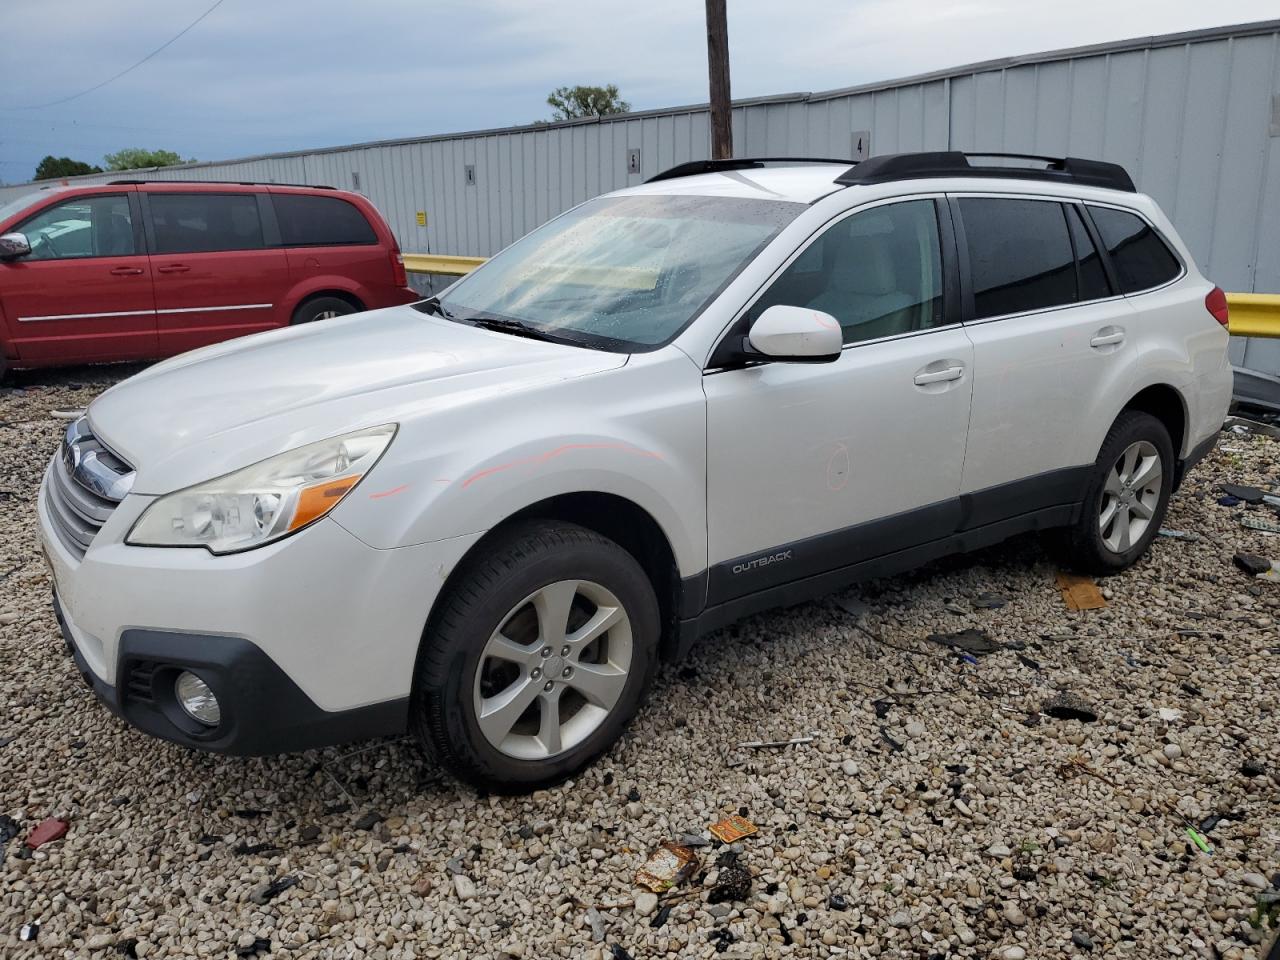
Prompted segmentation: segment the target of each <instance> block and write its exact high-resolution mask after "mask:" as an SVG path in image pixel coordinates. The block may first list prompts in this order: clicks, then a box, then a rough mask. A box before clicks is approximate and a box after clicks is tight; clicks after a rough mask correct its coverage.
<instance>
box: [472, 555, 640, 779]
mask: <svg viewBox="0 0 1280 960" xmlns="http://www.w3.org/2000/svg"><path fill="white" fill-rule="evenodd" d="M631 652H632V640H631V621H630V619H629V618H628V616H627V612H626V609H625V608H624V607H623V606H622V603H621V602H620V601H619V600H618V598H617V597H615V596H614V595H613V593H611V592H610V591H609V590H607V589H606V588H605V587H603V586H601V585H600V584H598V583H593V582H592V581H589V580H560V581H557V582H555V583H551V584H548V585H547V586H545V587H542V588H540V589H539V590H536V591H534V592H533V593H532V594H530V595H529V596H527V597H525V599H524V600H522V601H520V603H518V604H516V606H515V607H513V608H512V609H511V610H510V611H508V612H507V614H506V616H504V617H503V618H502V622H501V623H500V625H499V626H498V629H496V630H495V631H494V632H493V633H492V634H491V635H490V637H489V639H488V641H487V642H486V643H485V646H484V650H483V651H482V652H481V654H480V661H479V663H478V664H477V667H476V675H475V689H474V694H473V697H474V701H473V702H474V706H475V717H476V721H477V723H478V724H479V727H480V731H481V733H482V734H483V735H484V737H485V739H486V740H487V741H488V742H489V743H490V744H491V745H492V746H493V747H495V748H496V749H497V750H499V751H500V752H502V753H504V754H506V755H507V756H509V757H515V758H517V759H520V760H545V759H548V758H550V757H554V756H556V755H557V754H560V753H563V752H565V751H566V750H570V749H572V748H573V747H575V746H577V745H578V744H579V743H581V742H582V741H583V740H585V739H586V738H587V737H589V736H590V735H591V734H592V733H593V732H594V731H595V730H596V729H597V728H598V727H599V726H600V724H602V723H603V722H604V721H605V718H606V717H608V716H609V713H610V712H611V711H612V710H613V708H614V707H615V706H616V705H617V703H618V701H619V700H620V699H621V697H622V692H623V690H624V689H625V687H626V685H627V677H628V672H629V670H630V668H631Z"/></svg>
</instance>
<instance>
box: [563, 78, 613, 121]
mask: <svg viewBox="0 0 1280 960" xmlns="http://www.w3.org/2000/svg"><path fill="white" fill-rule="evenodd" d="M547 103H548V104H549V105H550V106H552V107H554V108H555V112H554V113H552V114H551V119H552V120H576V119H577V118H578V117H607V116H609V115H611V114H615V113H626V112H627V111H628V110H630V109H631V104H629V103H627V101H625V100H623V99H621V97H620V96H619V94H618V85H617V84H616V83H611V84H609V85H608V86H607V87H583V86H577V87H556V88H555V89H554V90H552V91H551V93H550V94H548V95H547Z"/></svg>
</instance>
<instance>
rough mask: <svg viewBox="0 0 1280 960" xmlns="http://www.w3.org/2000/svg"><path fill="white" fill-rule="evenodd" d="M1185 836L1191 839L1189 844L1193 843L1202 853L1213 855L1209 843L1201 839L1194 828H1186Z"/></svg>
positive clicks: (1198, 832)
mask: <svg viewBox="0 0 1280 960" xmlns="http://www.w3.org/2000/svg"><path fill="white" fill-rule="evenodd" d="M1187 836H1188V837H1190V838H1191V842H1192V843H1194V844H1195V845H1196V846H1197V847H1198V848H1199V849H1200V851H1201V852H1202V853H1209V854H1211V853H1213V848H1212V847H1211V846H1209V841H1208V840H1206V839H1205V838H1204V837H1202V836H1201V835H1200V831H1199V830H1197V829H1196V828H1195V827H1187Z"/></svg>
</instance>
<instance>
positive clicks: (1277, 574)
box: [1255, 560, 1280, 583]
mask: <svg viewBox="0 0 1280 960" xmlns="http://www.w3.org/2000/svg"><path fill="white" fill-rule="evenodd" d="M1270 564H1271V565H1270V566H1269V567H1267V569H1265V570H1263V571H1262V572H1261V573H1259V574H1258V575H1257V577H1256V578H1255V579H1257V580H1270V581H1271V582H1272V583H1280V560H1272V561H1270Z"/></svg>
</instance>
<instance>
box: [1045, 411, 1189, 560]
mask: <svg viewBox="0 0 1280 960" xmlns="http://www.w3.org/2000/svg"><path fill="white" fill-rule="evenodd" d="M1173 469H1174V452H1173V442H1172V441H1171V440H1170V439H1169V431H1168V430H1166V429H1165V426H1164V424H1163V423H1161V422H1160V421H1159V420H1157V419H1156V418H1155V417H1153V416H1151V415H1150V414H1149V413H1142V412H1140V411H1137V410H1126V411H1124V412H1123V413H1121V414H1120V416H1119V417H1118V418H1116V422H1115V423H1114V424H1113V425H1112V427H1111V430H1110V432H1108V434H1107V438H1106V440H1104V441H1103V444H1102V450H1101V451H1100V452H1099V453H1098V459H1097V462H1096V463H1095V464H1094V467H1093V473H1092V475H1091V477H1090V479H1089V485H1088V487H1087V489H1086V492H1085V497H1084V502H1083V504H1082V508H1081V511H1080V517H1079V519H1078V520H1077V521H1076V522H1075V523H1074V524H1073V525H1072V526H1070V527H1068V528H1067V529H1066V530H1063V531H1060V533H1059V535H1058V537H1057V539H1056V541H1052V542H1053V543H1054V545H1055V546H1056V547H1057V548H1058V549H1057V552H1058V553H1059V554H1060V555H1061V559H1062V560H1063V561H1064V562H1066V563H1067V564H1068V565H1069V566H1072V567H1075V568H1077V569H1079V570H1082V571H1084V572H1086V573H1094V574H1103V575H1105V574H1109V573H1118V572H1120V571H1121V570H1124V569H1125V568H1127V567H1129V566H1131V565H1132V564H1133V563H1134V562H1135V561H1136V560H1137V559H1138V558H1139V557H1141V556H1142V554H1143V553H1145V552H1146V550H1147V547H1148V546H1150V545H1151V541H1152V540H1153V539H1155V536H1156V534H1157V533H1158V532H1159V530H1160V525H1161V524H1162V523H1163V522H1164V515H1165V511H1166V510H1167V509H1168V507H1169V497H1170V494H1171V493H1172V491H1173Z"/></svg>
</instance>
